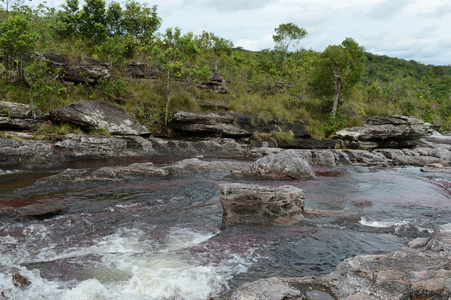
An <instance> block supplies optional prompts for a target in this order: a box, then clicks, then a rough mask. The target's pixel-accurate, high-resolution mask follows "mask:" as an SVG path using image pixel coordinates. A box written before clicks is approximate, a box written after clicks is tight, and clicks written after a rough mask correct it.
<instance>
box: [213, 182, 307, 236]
mask: <svg viewBox="0 0 451 300" xmlns="http://www.w3.org/2000/svg"><path fill="white" fill-rule="evenodd" d="M220 190H221V193H222V195H223V196H222V197H221V205H222V208H223V216H222V224H221V228H222V229H225V228H227V227H229V226H233V225H237V224H241V225H281V224H294V223H297V222H299V221H301V220H303V215H302V214H303V212H304V200H303V199H304V192H303V191H302V190H301V189H299V188H296V187H294V186H289V185H284V186H281V187H265V186H260V185H255V184H241V183H230V184H222V185H220Z"/></svg>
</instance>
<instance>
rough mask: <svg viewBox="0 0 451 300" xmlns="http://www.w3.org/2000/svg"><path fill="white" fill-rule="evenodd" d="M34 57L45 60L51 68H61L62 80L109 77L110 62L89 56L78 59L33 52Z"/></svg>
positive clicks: (81, 81) (82, 80) (79, 81)
mask: <svg viewBox="0 0 451 300" xmlns="http://www.w3.org/2000/svg"><path fill="white" fill-rule="evenodd" d="M34 57H35V58H36V59H42V60H47V61H48V62H49V63H50V64H51V65H52V67H53V68H55V69H61V75H62V78H63V80H64V81H70V82H75V83H85V82H88V83H96V82H98V81H99V80H100V79H108V78H110V64H109V63H107V62H105V61H101V60H98V59H94V58H91V57H82V58H81V59H80V60H79V61H77V60H71V59H69V57H67V56H66V55H64V54H56V53H35V54H34Z"/></svg>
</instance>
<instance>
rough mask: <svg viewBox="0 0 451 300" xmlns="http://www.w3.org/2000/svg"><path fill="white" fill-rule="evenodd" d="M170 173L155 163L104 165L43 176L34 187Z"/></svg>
mask: <svg viewBox="0 0 451 300" xmlns="http://www.w3.org/2000/svg"><path fill="white" fill-rule="evenodd" d="M168 175H169V172H168V171H167V170H164V169H162V168H159V167H156V166H155V165H154V164H153V163H151V162H147V163H134V164H131V165H129V166H115V167H102V168H98V169H95V170H91V169H66V170H64V171H63V172H61V173H58V174H56V175H51V176H47V177H44V178H41V179H39V180H37V181H36V182H35V184H34V185H33V187H42V186H48V187H53V188H57V187H61V186H68V187H71V186H74V185H76V184H88V185H89V184H98V183H99V182H105V183H107V182H117V181H121V180H128V179H133V178H136V177H140V178H164V177H166V176H168Z"/></svg>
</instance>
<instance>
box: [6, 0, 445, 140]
mask: <svg viewBox="0 0 451 300" xmlns="http://www.w3.org/2000/svg"><path fill="white" fill-rule="evenodd" d="M2 2H3V3H4V4H5V5H4V7H3V8H0V97H1V99H4V100H6V101H13V102H22V103H27V104H31V105H32V107H34V108H39V109H42V110H45V111H48V110H50V109H53V108H57V107H62V106H66V105H68V104H69V103H71V102H76V101H81V100H87V99H94V100H105V101H112V102H114V103H116V104H118V105H121V106H123V107H124V108H125V109H126V110H128V111H129V112H130V113H132V115H134V116H135V117H136V119H138V120H139V121H140V122H142V123H143V124H144V125H146V126H148V127H149V128H151V129H157V128H161V127H163V128H164V125H165V124H166V123H167V122H168V121H170V119H171V117H172V114H173V112H174V111H177V110H188V111H193V112H200V111H214V110H215V108H219V107H220V108H221V109H222V110H224V107H227V109H229V110H231V111H234V112H237V113H251V114H255V115H256V116H257V119H258V120H259V121H262V122H265V121H271V120H275V119H276V120H279V121H298V122H303V123H304V124H306V127H307V130H308V131H309V132H310V133H311V134H312V136H314V137H316V138H324V137H327V136H329V135H330V134H331V133H333V132H334V131H336V130H338V129H340V128H343V127H346V126H357V125H359V124H361V123H362V119H363V118H364V117H365V116H372V115H391V114H405V115H411V116H414V117H417V118H420V119H424V120H425V121H428V122H431V123H433V124H434V125H435V126H436V127H437V128H438V129H440V130H442V131H450V130H451V66H432V65H423V64H420V63H417V62H415V61H405V60H402V59H397V58H390V57H387V56H380V55H374V54H371V53H365V52H364V47H363V46H362V45H359V44H358V43H357V42H356V41H355V40H353V39H352V38H347V39H345V40H344V41H343V42H342V43H341V44H340V45H330V46H328V47H327V48H326V49H325V50H324V51H323V52H315V51H313V50H305V49H303V48H297V49H294V51H289V48H290V47H292V48H293V46H298V45H299V43H300V41H301V40H302V39H303V38H304V37H305V36H306V35H307V31H306V30H305V29H303V28H301V27H298V26H297V25H295V24H293V23H287V24H281V25H280V26H279V27H278V28H276V29H275V32H274V33H273V34H274V35H273V39H274V42H275V47H274V50H270V49H265V50H262V51H257V52H252V51H247V50H244V49H242V48H233V44H232V42H231V41H229V40H227V39H225V38H222V37H218V36H216V35H215V34H214V33H210V32H203V33H202V34H200V35H198V36H196V35H194V34H193V33H191V32H187V33H183V32H182V30H181V29H180V28H168V29H166V30H164V31H162V33H159V32H158V30H159V29H160V26H161V23H162V20H161V18H160V17H159V16H158V14H157V7H156V6H152V7H148V6H147V5H146V4H144V3H139V2H137V1H135V0H127V1H125V2H124V3H123V4H120V3H118V2H115V1H112V2H110V3H109V4H108V5H107V4H106V2H105V1H104V0H86V1H85V4H84V5H83V6H82V7H81V6H80V3H79V1H78V0H66V2H65V4H64V5H62V6H61V7H60V8H59V9H54V8H49V7H46V6H45V5H43V4H41V5H39V6H38V7H36V8H30V7H28V6H26V5H22V4H23V1H15V2H12V1H11V2H10V1H2ZM305 47H306V48H308V45H305ZM33 52H54V53H62V54H65V55H67V56H68V57H69V58H70V59H71V60H74V61H76V60H78V59H79V58H80V57H81V56H90V57H93V58H97V59H101V60H105V61H108V62H109V63H110V64H111V74H112V76H111V78H110V79H109V80H104V81H101V82H99V83H97V84H96V85H92V84H88V83H83V84H75V85H70V84H67V83H65V82H64V81H62V80H61V74H62V73H61V72H64V70H55V69H52V68H50V67H49V66H48V65H47V64H46V63H45V62H41V61H37V60H33V58H32V55H31V54H32V53H33ZM132 61H133V62H141V63H147V65H148V66H149V67H150V68H151V69H152V70H153V72H154V73H155V74H157V75H156V76H157V77H158V80H150V79H133V78H130V77H129V76H128V75H127V73H126V71H125V70H126V69H127V65H128V64H129V63H130V62H132ZM214 72H217V73H219V74H220V75H221V76H222V77H223V78H224V79H225V80H226V85H227V88H228V90H229V93H228V94H218V93H215V92H213V91H211V90H207V89H201V88H199V87H198V86H204V84H205V82H207V81H208V78H209V77H210V76H212V75H213V73H214ZM45 130H53V131H55V132H56V131H58V132H60V131H61V130H63V129H61V128H50V129H45ZM67 130H69V131H73V129H64V130H63V132H64V131H67ZM271 137H272V138H275V139H280V140H287V139H290V136H289V135H284V133H278V132H275V133H271Z"/></svg>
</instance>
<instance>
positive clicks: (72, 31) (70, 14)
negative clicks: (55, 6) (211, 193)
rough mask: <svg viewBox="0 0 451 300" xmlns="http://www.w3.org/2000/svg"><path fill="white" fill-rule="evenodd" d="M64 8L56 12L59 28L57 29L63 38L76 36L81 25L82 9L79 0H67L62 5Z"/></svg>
mask: <svg viewBox="0 0 451 300" xmlns="http://www.w3.org/2000/svg"><path fill="white" fill-rule="evenodd" d="M61 8H62V10H59V11H58V12H57V14H56V18H57V21H59V22H58V23H57V28H56V30H57V31H58V33H59V34H60V36H62V37H63V38H67V37H71V36H75V35H76V34H77V33H78V30H79V26H80V9H79V2H78V0H66V3H65V4H63V5H61Z"/></svg>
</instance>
